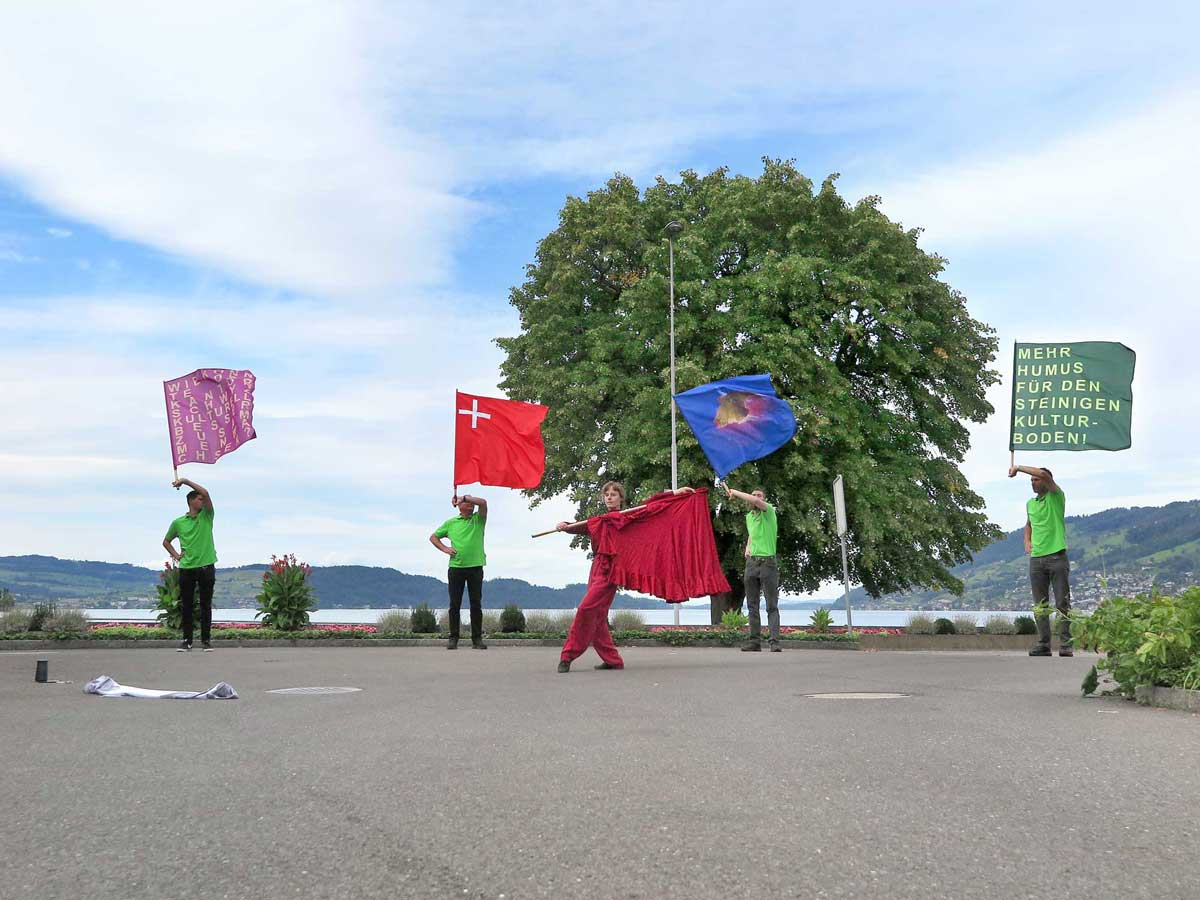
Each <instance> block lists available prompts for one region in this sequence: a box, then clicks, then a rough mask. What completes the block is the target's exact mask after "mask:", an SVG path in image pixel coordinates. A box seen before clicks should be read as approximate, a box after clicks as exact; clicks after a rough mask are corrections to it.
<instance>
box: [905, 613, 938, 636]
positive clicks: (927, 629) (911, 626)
mask: <svg viewBox="0 0 1200 900" xmlns="http://www.w3.org/2000/svg"><path fill="white" fill-rule="evenodd" d="M933 627H934V625H933V619H932V618H930V617H929V616H927V615H925V613H913V614H912V615H911V616H909V617H908V623H907V624H906V625H905V626H904V630H905V631H907V632H908V633H909V634H933Z"/></svg>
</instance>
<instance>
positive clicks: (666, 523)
mask: <svg viewBox="0 0 1200 900" xmlns="http://www.w3.org/2000/svg"><path fill="white" fill-rule="evenodd" d="M588 534H589V535H590V537H591V539H592V548H593V550H594V551H595V552H596V553H597V554H603V555H605V556H611V557H612V560H613V562H612V569H611V571H610V573H609V578H610V580H611V581H612V583H613V584H616V585H619V586H620V587H623V588H628V589H629V590H631V591H639V592H641V593H643V594H652V595H653V596H655V597H660V598H662V599H663V600H666V601H667V602H668V603H682V602H684V601H685V600H687V599H688V598H690V597H704V596H707V595H709V594H723V593H725V592H726V591H728V590H729V582H728V581H726V580H725V573H724V572H722V571H721V562H720V560H719V559H718V557H717V541H716V538H714V537H713V530H712V514H711V513H710V512H709V509H708V491H707V490H706V489H704V488H700V489H698V490H697V491H696V492H695V493H692V494H673V493H671V492H670V491H666V492H664V493H661V494H655V495H654V496H653V497H651V498H650V499H649V500H647V501H646V503H645V505H644V506H642V508H641V509H632V510H628V511H622V512H611V513H605V514H604V515H602V516H595V517H594V518H591V519H588Z"/></svg>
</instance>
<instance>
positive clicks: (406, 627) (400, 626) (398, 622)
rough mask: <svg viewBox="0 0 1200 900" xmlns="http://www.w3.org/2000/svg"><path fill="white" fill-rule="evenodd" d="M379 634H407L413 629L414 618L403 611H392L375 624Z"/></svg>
mask: <svg viewBox="0 0 1200 900" xmlns="http://www.w3.org/2000/svg"><path fill="white" fill-rule="evenodd" d="M375 628H376V629H377V630H378V633H379V634H407V633H408V632H409V631H410V630H411V628H412V616H411V615H410V614H409V613H407V612H405V611H404V610H402V609H391V610H388V611H387V612H385V613H384V614H383V615H382V616H380V617H379V620H378V621H377V622H376V623H375Z"/></svg>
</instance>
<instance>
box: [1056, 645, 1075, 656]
mask: <svg viewBox="0 0 1200 900" xmlns="http://www.w3.org/2000/svg"><path fill="white" fill-rule="evenodd" d="M1058 655H1059V656H1074V655H1075V651H1074V650H1072V649H1071V648H1070V647H1059V648H1058Z"/></svg>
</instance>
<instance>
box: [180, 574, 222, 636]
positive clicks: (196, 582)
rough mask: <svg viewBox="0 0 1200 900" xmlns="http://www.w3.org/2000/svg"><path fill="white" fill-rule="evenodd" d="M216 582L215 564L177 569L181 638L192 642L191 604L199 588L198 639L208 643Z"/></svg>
mask: <svg viewBox="0 0 1200 900" xmlns="http://www.w3.org/2000/svg"><path fill="white" fill-rule="evenodd" d="M216 583H217V567H216V566H200V567H199V568H197V569H180V570H179V613H180V615H181V616H182V617H183V639H184V640H185V641H187V642H188V643H189V644H190V643H191V642H192V604H193V603H194V602H195V597H196V587H197V586H199V588H200V640H201V641H203V642H204V643H205V644H207V643H208V638H209V635H210V634H211V632H212V595H213V587H214V586H215V585H216Z"/></svg>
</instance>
